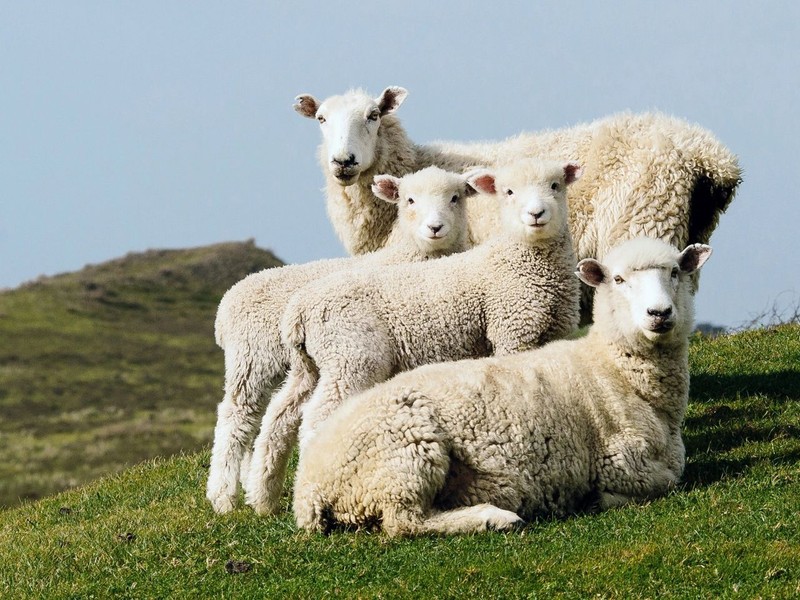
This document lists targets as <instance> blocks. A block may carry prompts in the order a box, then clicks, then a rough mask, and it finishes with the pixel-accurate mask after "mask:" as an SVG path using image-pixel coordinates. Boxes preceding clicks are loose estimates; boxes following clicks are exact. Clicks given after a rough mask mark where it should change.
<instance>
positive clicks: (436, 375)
mask: <svg viewBox="0 0 800 600" xmlns="http://www.w3.org/2000/svg"><path fill="white" fill-rule="evenodd" d="M628 244H633V246H630V245H629V246H627V247H625V246H623V247H622V248H621V249H620V250H618V251H616V250H615V254H614V253H612V254H610V255H609V259H610V260H609V264H611V265H613V264H616V265H618V266H619V265H623V266H624V264H625V263H628V262H629V261H630V260H631V257H632V256H636V257H641V256H642V255H643V254H644V255H646V256H651V257H656V258H657V256H658V254H659V253H660V252H661V253H663V252H664V247H667V248H669V247H668V246H666V244H663V243H662V242H656V241H654V240H647V241H645V242H640V241H639V240H636V242H635V243H632V242H629V243H628ZM705 248H707V247H705ZM687 250H688V249H687ZM667 255H668V261H667V262H664V261H662V262H661V263H659V264H658V265H657V268H659V269H663V268H667V269H669V267H670V266H671V265H673V264H676V260H679V257H678V252H677V251H676V250H674V249H670V250H668V251H667ZM658 260H660V259H658ZM700 264H702V263H700ZM649 268H654V267H653V263H652V262H651V263H650V264H649ZM691 270H693V269H692V268H689V269H687V270H686V272H682V273H681V274H680V276H679V283H678V287H677V293H676V294H675V302H674V304H673V305H672V309H671V310H672V312H671V314H672V316H673V317H674V318H675V319H676V325H675V327H674V328H673V329H672V330H671V332H669V333H665V334H663V335H661V334H658V336H657V337H658V339H651V338H652V336H653V335H656V334H652V332H651V333H650V334H649V335H650V336H651V337H648V336H647V335H644V334H643V333H642V332H641V331H638V332H631V328H630V327H629V323H628V322H627V321H626V319H627V317H626V316H625V314H626V313H625V311H626V310H627V307H625V306H621V304H622V302H621V300H620V297H619V296H618V295H617V293H616V292H615V291H613V290H611V289H610V288H611V287H612V286H613V285H615V284H614V283H612V282H607V283H604V284H602V285H601V286H600V287H599V288H598V289H599V292H598V295H597V298H596V311H597V312H596V315H595V316H596V318H597V324H596V325H595V326H593V327H592V329H591V330H590V332H589V334H588V335H587V336H586V337H584V338H581V339H578V340H572V341H559V342H553V343H551V344H548V345H547V346H545V347H543V348H540V349H537V350H533V351H530V352H525V353H520V354H515V355H511V356H504V357H491V358H484V359H477V360H464V361H459V362H451V363H443V364H437V365H428V366H425V367H421V368H418V369H415V370H413V371H410V372H407V373H402V374H400V375H398V376H397V377H395V378H393V379H392V380H390V381H388V382H386V383H383V384H381V385H378V386H376V387H374V388H372V389H371V390H368V391H367V392H365V393H362V394H360V395H358V396H356V397H353V398H350V399H349V400H348V401H347V402H346V403H345V404H344V405H343V406H342V407H341V408H340V409H339V410H338V411H336V412H335V413H334V414H333V415H332V416H331V417H330V418H329V420H328V421H327V422H326V424H325V427H324V428H323V429H322V430H321V431H320V433H319V435H317V436H316V437H315V438H313V439H312V440H311V441H310V442H309V444H308V445H307V447H306V448H305V451H304V452H303V453H301V460H300V464H299V465H298V469H297V475H296V480H295V493H294V511H295V517H296V520H297V524H298V525H299V526H300V527H303V528H307V529H313V530H318V531H321V530H324V529H326V528H328V527H330V526H331V525H333V524H334V523H340V524H345V525H353V526H369V525H372V524H376V523H380V524H381V526H382V527H383V529H384V530H385V531H387V532H388V533H390V534H393V535H398V534H399V535H414V534H420V533H427V532H439V533H463V532H469V531H480V530H485V529H487V528H497V529H506V528H511V527H514V526H517V525H519V524H520V523H521V520H520V516H521V517H524V518H526V519H529V518H532V517H534V516H536V515H539V514H554V515H565V514H569V513H573V512H575V511H577V510H580V509H582V508H585V507H586V506H587V505H594V506H597V507H599V508H608V507H611V506H617V505H620V504H624V503H626V502H629V501H632V500H638V499H645V498H652V497H656V496H658V495H661V494H664V493H665V492H667V491H668V490H669V489H671V488H672V487H673V486H674V485H675V483H676V482H677V481H678V479H679V477H680V475H681V473H682V471H683V467H684V463H685V453H684V446H683V441H682V439H681V433H680V427H681V423H682V420H683V416H684V412H685V408H686V403H687V398H688V388H689V372H688V335H689V332H690V330H691V323H692V318H693V310H692V298H691V284H690V279H689V275H688V272H689V271H691ZM623 272H624V271H623ZM631 272H632V271H631ZM666 277H668V275H666Z"/></svg>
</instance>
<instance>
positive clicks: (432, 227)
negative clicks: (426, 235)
mask: <svg viewBox="0 0 800 600" xmlns="http://www.w3.org/2000/svg"><path fill="white" fill-rule="evenodd" d="M442 227H444V225H442V224H441V223H437V224H436V225H428V229H430V230H431V231H432V232H433V233H439V231H440V230H441V229H442Z"/></svg>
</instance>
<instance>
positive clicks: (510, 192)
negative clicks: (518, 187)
mask: <svg viewBox="0 0 800 600" xmlns="http://www.w3.org/2000/svg"><path fill="white" fill-rule="evenodd" d="M513 195H514V190H506V196H513Z"/></svg>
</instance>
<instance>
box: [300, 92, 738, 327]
mask: <svg viewBox="0 0 800 600" xmlns="http://www.w3.org/2000/svg"><path fill="white" fill-rule="evenodd" d="M407 94H408V92H407V91H406V90H405V89H403V88H401V87H388V88H386V89H385V90H384V91H383V92H382V93H381V95H380V96H378V97H377V98H372V97H370V96H369V95H367V94H366V93H364V92H363V91H350V92H347V93H346V94H344V95H341V96H332V97H330V98H328V99H327V100H325V101H324V102H320V101H319V100H317V99H316V98H314V97H313V96H311V95H309V94H302V95H300V96H298V97H297V103H296V104H295V110H297V112H298V113H300V114H301V115H303V116H305V117H309V118H313V119H317V120H318V121H319V122H320V126H321V129H322V136H323V141H322V145H321V146H320V161H321V163H322V170H323V173H324V174H325V180H326V193H327V208H328V213H329V215H330V218H331V221H332V222H333V226H334V229H335V230H336V233H337V234H338V236H339V238H340V239H341V240H342V242H343V243H344V245H345V248H346V249H347V251H348V252H350V253H351V254H362V253H364V252H369V251H371V250H375V249H377V248H381V247H382V246H383V245H384V244H385V243H386V241H387V240H388V236H389V232H390V230H391V226H392V223H393V221H394V219H395V218H396V215H397V213H396V208H395V207H394V206H389V205H386V204H384V203H380V202H375V199H374V197H373V195H372V193H371V190H370V183H371V181H372V176H373V175H374V174H375V173H390V174H393V175H397V176H400V175H403V174H405V173H411V172H414V171H416V170H418V169H421V168H423V167H426V166H428V165H438V166H439V167H442V168H443V169H447V170H449V171H456V172H462V171H464V170H465V169H466V168H469V167H471V166H473V165H486V166H496V165H500V164H503V163H506V162H509V161H512V160H516V159H518V158H521V157H525V156H532V157H547V158H553V159H557V160H564V161H566V160H573V159H574V160H577V161H578V162H579V163H580V164H582V165H583V167H584V176H583V177H582V178H581V181H580V182H579V183H578V184H576V185H574V186H572V187H571V188H570V192H569V213H570V229H571V232H572V237H573V241H574V242H575V251H576V254H577V257H578V258H579V259H580V258H586V257H589V256H595V257H602V256H604V255H605V253H606V252H607V251H608V250H609V248H611V247H612V246H614V245H616V244H617V243H619V242H621V241H623V240H626V239H630V238H633V237H637V236H642V235H646V236H650V237H657V238H660V239H663V240H665V241H667V242H670V243H671V244H673V245H675V246H677V247H680V248H682V247H684V246H686V245H687V244H692V243H697V242H700V243H707V242H708V240H709V238H710V237H711V233H712V231H713V230H714V228H715V227H716V225H717V222H718V220H719V215H720V213H722V212H724V211H725V209H726V208H727V207H728V205H729V204H730V202H731V200H732V199H733V195H734V192H735V190H736V188H737V186H738V185H739V183H740V181H741V175H742V173H741V170H740V168H739V165H738V162H737V159H736V157H735V156H734V155H733V154H731V152H730V151H729V150H727V149H726V148H725V147H724V146H722V145H721V144H720V143H719V142H718V141H717V140H716V139H715V138H714V137H713V136H712V135H711V134H710V133H709V132H708V131H706V130H704V129H702V128H700V127H698V126H696V125H691V124H689V123H687V122H685V121H682V120H679V119H675V118H672V117H669V116H666V115H663V114H658V113H652V114H638V115H635V114H628V113H624V114H618V115H614V116H611V117H608V118H604V119H601V120H598V121H594V122H592V123H588V124H581V125H576V126H574V127H571V128H568V129H558V130H554V131H547V132H540V133H523V134H521V135H519V136H516V137H512V138H509V139H506V140H503V141H499V142H491V143H465V144H461V143H453V142H438V143H433V144H429V145H418V144H415V143H414V142H412V141H411V140H410V139H409V138H408V136H407V135H406V133H405V131H404V129H403V127H402V125H401V124H400V121H399V120H398V118H397V116H396V115H395V114H394V113H395V111H396V110H397V108H399V106H400V105H401V104H402V103H403V101H404V100H405V98H406V96H407ZM469 219H470V228H471V235H472V236H473V239H474V241H475V242H476V243H481V242H483V241H485V240H486V239H488V238H489V237H490V236H491V235H493V234H494V233H496V232H497V227H498V220H497V218H496V211H495V208H494V207H493V206H489V205H485V204H483V203H472V205H471V206H470V217H469ZM587 292H588V288H587ZM582 311H583V315H582V316H583V320H584V322H588V321H589V319H590V316H591V296H590V295H589V294H588V293H587V295H586V297H585V298H583V299H582Z"/></svg>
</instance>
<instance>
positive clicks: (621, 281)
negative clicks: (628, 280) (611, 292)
mask: <svg viewBox="0 0 800 600" xmlns="http://www.w3.org/2000/svg"><path fill="white" fill-rule="evenodd" d="M614 283H616V284H617V285H619V284H620V283H625V280H624V279H623V278H622V277H620V276H619V275H614Z"/></svg>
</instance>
